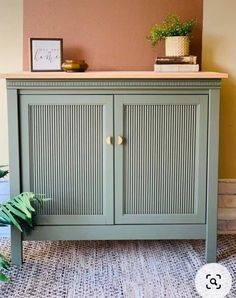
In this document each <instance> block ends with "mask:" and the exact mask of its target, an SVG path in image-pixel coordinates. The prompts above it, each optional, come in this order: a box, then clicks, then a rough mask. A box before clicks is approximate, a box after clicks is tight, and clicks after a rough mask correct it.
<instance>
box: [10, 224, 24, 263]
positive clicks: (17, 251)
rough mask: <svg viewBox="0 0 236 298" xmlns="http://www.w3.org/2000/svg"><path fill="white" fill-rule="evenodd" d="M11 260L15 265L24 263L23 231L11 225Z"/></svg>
mask: <svg viewBox="0 0 236 298" xmlns="http://www.w3.org/2000/svg"><path fill="white" fill-rule="evenodd" d="M11 262H12V264H14V265H22V263H23V247H22V233H21V232H20V231H19V230H17V229H16V228H15V227H11Z"/></svg>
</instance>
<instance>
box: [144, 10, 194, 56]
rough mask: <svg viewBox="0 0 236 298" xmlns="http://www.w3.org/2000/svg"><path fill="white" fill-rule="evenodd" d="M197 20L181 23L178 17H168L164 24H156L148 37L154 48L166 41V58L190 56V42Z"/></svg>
mask: <svg viewBox="0 0 236 298" xmlns="http://www.w3.org/2000/svg"><path fill="white" fill-rule="evenodd" d="M195 25H196V19H190V20H186V21H181V20H180V17H179V16H177V15H168V16H167V17H166V18H165V19H164V21H163V22H162V24H155V25H154V26H153V27H152V28H151V30H150V34H149V36H148V37H147V38H148V39H149V40H150V41H151V43H152V45H153V46H155V45H156V44H157V43H158V42H159V41H160V40H163V39H164V40H165V55H166V56H186V55H189V42H190V37H191V34H192V30H193V28H194V26H195Z"/></svg>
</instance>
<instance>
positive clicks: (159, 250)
mask: <svg viewBox="0 0 236 298" xmlns="http://www.w3.org/2000/svg"><path fill="white" fill-rule="evenodd" d="M0 247H1V251H2V252H3V253H4V254H5V255H7V256H10V253H9V250H10V241H9V239H8V238H0ZM218 261H219V263H220V264H223V265H225V266H226V267H227V268H228V270H229V271H230V273H231V275H232V277H233V278H234V284H233V287H232V289H231V293H230V294H229V295H228V296H227V297H228V298H235V297H236V283H235V277H236V235H235V236H220V237H219V239H218ZM204 264H205V259H204V241H202V240H192V241H186V240H185V241H184V240H178V241H176V240H172V241H168V240H159V241H154V240H152V241H38V242H36V241H27V242H25V243H24V264H23V265H22V266H20V267H17V266H11V268H10V271H9V276H10V278H11V283H9V284H2V285H1V284H0V297H2V298H22V297H24V298H33V297H35V298H80V297H81V298H88V297H94V298H95V297H99V298H100V297H101V298H110V297H111V298H113V297H114V298H123V297H125V298H194V297H200V296H199V295H198V294H197V292H196V289H195V285H194V278H195V275H196V272H197V270H198V269H199V268H200V267H201V266H202V265H204ZM217 297H219V296H217ZM215 298H216V296H215Z"/></svg>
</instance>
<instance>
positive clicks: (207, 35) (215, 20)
mask: <svg viewBox="0 0 236 298" xmlns="http://www.w3.org/2000/svg"><path fill="white" fill-rule="evenodd" d="M235 12H236V1H235V0H226V1H223V0H204V9H203V53H202V59H203V70H215V71H222V72H228V73H229V79H227V80H224V81H223V84H222V93H221V95H222V97H221V114H220V117H221V119H220V169H219V176H220V178H236V35H235V30H236V15H235Z"/></svg>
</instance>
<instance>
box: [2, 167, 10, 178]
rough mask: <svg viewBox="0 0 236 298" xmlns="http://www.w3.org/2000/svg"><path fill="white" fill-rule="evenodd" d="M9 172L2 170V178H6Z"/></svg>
mask: <svg viewBox="0 0 236 298" xmlns="http://www.w3.org/2000/svg"><path fill="white" fill-rule="evenodd" d="M8 173H9V172H8V171H4V170H1V169H0V178H3V177H5V176H6V175H7V174H8Z"/></svg>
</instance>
